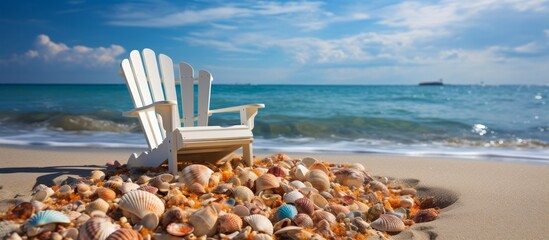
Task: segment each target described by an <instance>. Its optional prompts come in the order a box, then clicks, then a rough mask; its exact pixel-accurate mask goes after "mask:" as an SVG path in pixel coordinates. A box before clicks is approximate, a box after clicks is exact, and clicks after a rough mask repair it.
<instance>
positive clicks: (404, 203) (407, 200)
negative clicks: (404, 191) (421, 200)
mask: <svg viewBox="0 0 549 240" xmlns="http://www.w3.org/2000/svg"><path fill="white" fill-rule="evenodd" d="M413 206H414V199H412V198H411V197H402V198H401V199H400V207H402V208H405V209H410V208H412V207H413Z"/></svg>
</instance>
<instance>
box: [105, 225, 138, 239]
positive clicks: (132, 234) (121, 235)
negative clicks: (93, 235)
mask: <svg viewBox="0 0 549 240" xmlns="http://www.w3.org/2000/svg"><path fill="white" fill-rule="evenodd" d="M105 240H143V237H142V236H141V234H139V232H137V231H135V230H133V229H127V228H121V229H118V230H116V231H114V232H113V233H111V235H109V236H108V237H107V239H105Z"/></svg>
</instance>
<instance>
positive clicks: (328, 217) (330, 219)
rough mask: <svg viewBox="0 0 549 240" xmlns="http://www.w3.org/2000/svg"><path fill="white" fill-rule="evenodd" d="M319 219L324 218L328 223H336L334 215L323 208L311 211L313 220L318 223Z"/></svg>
mask: <svg viewBox="0 0 549 240" xmlns="http://www.w3.org/2000/svg"><path fill="white" fill-rule="evenodd" d="M321 220H326V221H328V223H330V224H334V223H336V222H337V221H336V217H335V216H334V215H333V214H332V213H330V212H326V211H324V210H317V211H315V212H314V213H313V221H314V222H315V223H318V222H320V221H321Z"/></svg>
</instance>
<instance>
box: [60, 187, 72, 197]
mask: <svg viewBox="0 0 549 240" xmlns="http://www.w3.org/2000/svg"><path fill="white" fill-rule="evenodd" d="M57 192H58V193H59V194H61V195H67V194H69V193H71V192H72V188H71V186H69V185H66V184H65V185H63V186H61V187H59V189H57Z"/></svg>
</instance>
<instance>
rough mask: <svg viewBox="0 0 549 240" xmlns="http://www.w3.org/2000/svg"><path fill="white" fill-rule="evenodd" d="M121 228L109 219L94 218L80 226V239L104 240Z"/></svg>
mask: <svg viewBox="0 0 549 240" xmlns="http://www.w3.org/2000/svg"><path fill="white" fill-rule="evenodd" d="M119 228H120V226H118V225H116V224H114V223H112V220H111V219H110V218H109V217H93V218H90V219H89V220H88V221H86V222H85V223H84V224H82V225H81V226H80V229H79V234H78V239H79V240H104V239H107V237H108V236H109V235H111V234H112V233H113V232H114V231H116V230H118V229H119Z"/></svg>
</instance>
